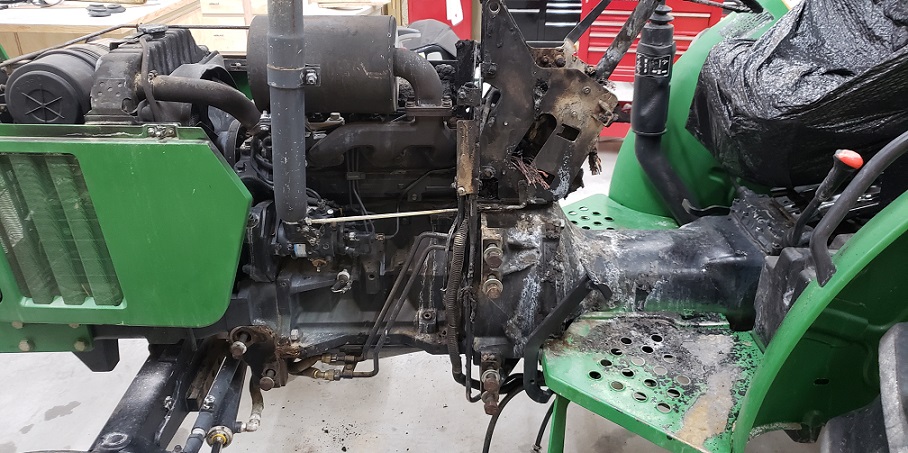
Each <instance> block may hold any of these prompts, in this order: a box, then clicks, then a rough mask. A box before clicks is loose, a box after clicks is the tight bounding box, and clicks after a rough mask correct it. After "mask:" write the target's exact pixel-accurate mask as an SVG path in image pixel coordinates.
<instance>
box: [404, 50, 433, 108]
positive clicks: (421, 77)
mask: <svg viewBox="0 0 908 453" xmlns="http://www.w3.org/2000/svg"><path fill="white" fill-rule="evenodd" d="M392 58H393V59H394V74H395V75H397V76H398V77H401V78H403V79H404V80H406V81H407V82H410V85H411V86H412V87H413V92H414V93H415V94H416V103H417V104H418V105H441V96H442V95H443V94H444V87H443V86H442V85H441V79H440V78H439V77H438V73H437V72H435V67H434V66H432V63H429V60H426V59H425V58H423V57H421V56H420V55H419V54H418V53H416V52H413V51H412V50H409V49H401V48H397V49H394V53H393V56H392Z"/></svg>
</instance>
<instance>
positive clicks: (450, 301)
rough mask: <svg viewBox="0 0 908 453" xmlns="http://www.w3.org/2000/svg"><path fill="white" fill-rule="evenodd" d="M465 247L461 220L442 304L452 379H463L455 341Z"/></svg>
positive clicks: (465, 226) (458, 349)
mask: <svg viewBox="0 0 908 453" xmlns="http://www.w3.org/2000/svg"><path fill="white" fill-rule="evenodd" d="M466 248H467V222H465V221H463V222H461V224H460V226H459V227H457V231H456V232H455V233H454V245H453V247H452V252H451V254H452V256H451V267H450V268H449V270H448V272H449V275H450V277H449V279H448V287H447V288H446V289H445V297H444V306H445V319H446V321H447V322H446V324H447V327H446V330H445V340H446V343H447V346H448V356H450V357H451V372H452V373H453V374H454V379H463V378H461V377H460V376H463V362H462V361H461V360H460V345H459V344H458V342H457V337H458V333H459V330H460V314H461V313H460V306H459V305H458V304H457V303H458V301H459V299H460V298H459V297H458V296H459V293H460V284H461V282H462V281H463V262H464V257H465V255H466ZM458 382H460V381H459V380H458Z"/></svg>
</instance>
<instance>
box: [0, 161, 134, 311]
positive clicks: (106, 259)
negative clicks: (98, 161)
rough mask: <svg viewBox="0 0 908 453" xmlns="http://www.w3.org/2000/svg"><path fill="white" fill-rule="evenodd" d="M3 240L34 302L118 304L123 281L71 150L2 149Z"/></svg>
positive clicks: (0, 218)
mask: <svg viewBox="0 0 908 453" xmlns="http://www.w3.org/2000/svg"><path fill="white" fill-rule="evenodd" d="M0 244H2V247H3V252H4V254H5V255H6V259H7V261H8V262H9V264H10V267H11V269H12V272H13V274H14V276H15V278H16V283H17V284H18V285H19V289H20V291H21V292H22V294H23V295H24V296H25V297H28V298H31V299H32V301H33V302H34V303H35V304H50V303H53V302H55V301H61V300H62V303H64V304H67V305H85V304H88V303H94V304H96V305H119V304H120V303H121V302H122V301H123V293H122V290H121V289H120V283H119V281H118V280H117V276H116V273H115V272H114V268H113V263H112V262H111V259H110V253H109V252H108V249H107V244H106V243H105V242H104V237H103V235H102V234H101V226H100V224H99V223H98V218H97V215H96V213H95V209H94V205H92V202H91V198H90V197H89V194H88V190H87V187H86V185H85V179H84V178H83V176H82V170H81V168H80V167H79V162H78V161H77V160H76V158H75V157H74V156H72V155H69V154H25V153H21V154H18V153H10V154H0Z"/></svg>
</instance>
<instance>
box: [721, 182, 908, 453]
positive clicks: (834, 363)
mask: <svg viewBox="0 0 908 453" xmlns="http://www.w3.org/2000/svg"><path fill="white" fill-rule="evenodd" d="M906 231H908V193H905V194H902V196H900V197H899V198H898V199H896V200H895V201H894V202H893V203H892V204H890V205H889V206H888V207H887V208H886V209H884V210H883V211H882V212H880V213H879V214H877V215H876V216H875V217H874V218H873V219H872V220H871V221H870V222H869V223H867V225H865V226H864V227H863V228H861V229H860V230H859V231H858V232H857V233H856V234H855V235H854V237H852V238H851V239H850V240H849V241H848V242H847V243H845V245H844V246H843V247H842V248H841V249H840V250H839V251H838V252H837V253H835V255H834V256H833V262H834V263H835V265H836V268H837V269H838V270H837V272H836V274H835V275H834V276H833V278H832V280H830V281H829V283H828V284H827V285H826V286H825V287H820V286H819V285H818V284H817V283H816V282H815V281H814V282H813V283H811V284H810V285H809V286H808V287H807V288H806V289H805V290H804V292H803V293H802V294H801V295H800V297H798V299H797V301H796V302H795V303H794V304H793V306H792V308H791V310H790V311H789V313H788V315H787V316H786V317H785V319H784V321H783V322H782V325H781V326H780V327H779V329H778V331H777V332H776V335H775V336H774V337H773V339H772V341H770V343H769V345H768V347H767V348H766V350H765V353H764V356H763V361H762V362H761V363H760V365H759V367H758V368H757V371H756V374H755V375H754V378H753V381H752V383H751V386H750V388H749V389H748V391H747V393H746V395H745V397H744V401H743V404H742V407H741V413H740V415H739V417H738V420H737V422H736V425H735V432H734V438H733V440H734V444H733V445H734V447H735V448H734V451H744V446H745V444H746V442H747V440H748V438H749V437H750V436H751V435H752V434H754V435H755V434H759V433H760V432H763V431H766V430H770V429H778V428H786V429H791V428H793V429H798V427H799V426H798V425H801V426H806V427H808V428H810V430H811V431H812V432H813V433H814V434H815V433H816V431H817V429H818V428H819V426H821V425H822V424H823V423H825V422H826V421H827V420H828V419H829V418H832V417H835V416H837V415H840V414H842V413H845V412H848V411H851V410H854V409H857V408H859V407H862V406H864V405H866V404H867V403H869V402H870V401H871V400H873V399H874V398H875V397H876V396H877V395H878V394H879V375H878V365H877V347H878V345H879V340H880V338H881V337H882V336H883V334H885V333H886V331H887V330H888V329H889V327H891V326H892V325H893V324H896V323H899V322H903V321H906V320H908V304H905V303H904V294H905V292H906V291H908V279H905V278H904V275H906V274H908V262H906V261H905V259H904V257H905V256H908V234H906Z"/></svg>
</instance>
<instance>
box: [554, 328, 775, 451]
mask: <svg viewBox="0 0 908 453" xmlns="http://www.w3.org/2000/svg"><path fill="white" fill-rule="evenodd" d="M761 358H762V355H761V352H760V350H759V348H758V347H757V346H756V344H755V343H754V342H753V341H752V338H751V336H750V334H749V333H746V332H743V333H742V332H733V331H731V329H729V327H728V325H727V323H725V322H724V321H722V320H721V319H720V318H718V317H717V316H715V315H710V316H708V317H694V318H693V319H692V320H681V319H680V318H674V317H669V316H666V315H662V314H656V313H652V314H646V315H634V314H631V315H620V314H617V315H616V314H606V313H593V314H589V315H585V316H583V317H581V318H580V319H578V320H577V321H575V322H574V323H573V324H571V326H570V327H569V328H568V331H567V332H566V333H565V335H564V336H563V338H562V339H559V340H553V341H551V342H549V343H548V344H547V345H546V346H545V349H544V353H543V369H544V372H545V378H546V384H547V385H548V386H549V387H550V388H551V389H552V390H553V391H555V392H556V393H557V394H559V395H561V396H563V397H565V398H567V399H569V400H571V401H572V402H574V403H576V404H579V405H581V406H583V407H585V408H586V409H588V410H590V411H593V412H595V413H597V414H599V415H601V416H603V417H605V418H608V419H610V420H612V421H613V422H615V423H618V424H619V425H622V426H623V427H625V428H627V429H629V430H631V431H633V432H635V433H637V434H639V435H640V436H642V437H644V438H646V439H648V440H650V441H651V442H653V443H655V444H657V445H659V446H661V447H664V448H667V449H669V450H672V451H677V452H695V451H700V452H728V451H731V435H732V428H733V424H734V420H735V419H736V418H737V414H738V411H739V410H740V403H741V400H742V398H743V396H744V394H745V392H746V389H747V387H748V386H749V383H750V379H751V377H752V375H753V370H754V369H755V368H756V364H757V363H758V362H759V361H760V360H761Z"/></svg>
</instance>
